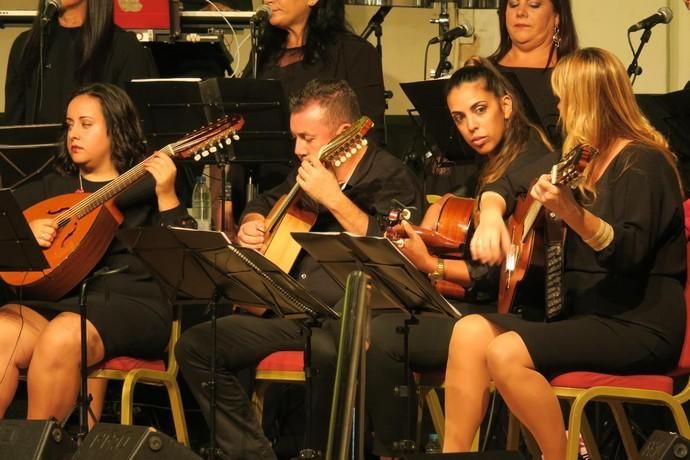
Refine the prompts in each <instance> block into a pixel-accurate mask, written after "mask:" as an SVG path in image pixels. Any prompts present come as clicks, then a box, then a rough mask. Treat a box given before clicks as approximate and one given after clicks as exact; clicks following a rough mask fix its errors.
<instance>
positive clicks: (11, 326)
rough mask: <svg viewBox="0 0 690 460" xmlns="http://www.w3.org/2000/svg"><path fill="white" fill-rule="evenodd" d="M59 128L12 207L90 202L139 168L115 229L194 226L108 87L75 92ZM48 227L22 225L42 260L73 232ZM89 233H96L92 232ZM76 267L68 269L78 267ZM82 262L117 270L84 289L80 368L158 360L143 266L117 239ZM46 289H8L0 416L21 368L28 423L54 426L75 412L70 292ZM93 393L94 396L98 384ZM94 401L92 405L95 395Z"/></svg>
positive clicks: (76, 352) (163, 325) (157, 311)
mask: <svg viewBox="0 0 690 460" xmlns="http://www.w3.org/2000/svg"><path fill="white" fill-rule="evenodd" d="M65 120H66V130H65V134H64V137H63V142H62V146H61V147H60V152H59V154H58V156H57V159H56V171H55V172H51V173H48V174H46V175H45V176H43V177H42V178H41V179H39V180H37V181H35V182H32V183H29V184H27V185H25V186H23V187H21V188H19V189H18V190H16V191H15V197H16V199H17V201H18V202H19V204H20V206H21V207H22V208H27V207H29V206H31V205H34V204H39V203H40V202H43V201H44V200H47V199H50V198H52V197H56V196H58V195H64V194H74V192H75V191H78V192H82V193H79V195H82V194H83V195H84V197H88V196H91V195H89V194H92V193H93V192H96V191H97V190H99V189H101V188H102V187H105V186H106V185H107V184H109V183H111V181H113V180H114V179H116V178H118V177H119V176H121V175H122V174H123V173H124V172H125V171H127V170H130V168H132V167H133V166H134V165H137V163H140V162H141V161H142V160H143V163H142V165H143V168H144V169H145V171H146V172H148V173H149V174H148V175H145V173H144V172H142V174H143V175H145V177H144V179H143V180H140V181H138V182H136V184H135V185H133V186H132V187H131V188H129V189H127V190H126V191H124V192H123V193H122V194H120V195H119V196H118V199H117V200H116V203H115V204H116V206H117V208H118V209H119V211H120V212H121V213H122V214H123V216H124V221H123V223H122V225H121V226H122V227H126V228H131V227H136V226H142V225H152V224H153V225H159V224H175V225H184V224H185V223H190V224H194V221H193V219H192V218H191V217H189V216H188V215H187V212H186V209H185V208H184V207H183V206H181V205H180V201H179V200H178V198H177V195H176V193H175V190H174V183H175V174H176V170H175V165H174V164H173V162H172V160H171V159H170V157H169V156H168V155H165V154H162V153H156V154H154V155H153V156H151V157H149V158H147V159H145V160H144V158H145V157H146V151H145V145H144V138H143V133H142V130H141V128H140V126H139V122H138V117H137V114H136V112H135V109H134V106H133V103H132V101H131V100H130V99H129V97H128V96H127V94H126V93H125V92H124V91H123V90H121V89H119V88H118V87H116V86H114V85H110V84H92V85H89V86H86V87H84V88H82V89H80V90H79V91H77V93H76V95H75V96H74V97H73V98H72V100H71V101H70V103H69V106H68V108H67V115H66V119H65ZM140 167H141V166H140ZM65 196H67V195H65ZM65 207H69V204H67V205H65ZM56 220H57V219H53V218H50V217H48V216H45V217H43V218H38V219H34V220H31V221H30V222H29V225H30V227H31V230H32V231H33V234H34V236H35V237H36V241H37V242H38V244H39V245H40V246H41V247H43V248H45V252H46V257H47V258H49V253H50V251H51V250H53V249H55V250H57V249H58V248H57V247H56V246H60V245H65V244H70V241H69V240H70V237H72V236H75V235H79V231H78V230H77V229H75V228H72V227H69V226H67V227H65V228H70V229H71V230H70V231H72V230H74V233H72V234H66V233H69V232H67V231H65V228H62V227H59V226H58V224H57V223H56ZM90 231H92V232H93V231H95V232H100V229H97V228H96V227H95V226H94V227H92V228H91V229H90ZM85 259H88V258H80V259H79V260H77V261H76V264H78V265H84V264H87V263H88V262H89V260H85ZM49 260H50V258H49ZM73 262H74V261H73ZM91 262H93V268H92V269H91V271H90V272H89V274H91V273H93V272H94V271H96V270H99V269H103V268H105V267H108V268H109V269H113V270H114V269H119V268H124V270H123V271H122V272H120V273H117V274H113V275H110V276H106V277H101V278H96V279H95V280H94V281H93V282H91V283H90V284H89V287H88V322H87V335H88V340H87V353H88V365H94V364H96V363H98V362H100V361H102V360H104V359H107V358H111V357H115V356H121V355H129V356H137V357H156V356H159V355H160V354H161V352H163V350H164V348H165V346H166V344H167V341H168V335H169V333H170V323H171V320H172V312H171V310H170V308H169V307H168V306H167V304H166V303H165V302H164V301H163V298H162V296H161V293H160V290H159V289H158V287H157V284H156V283H155V282H154V280H153V278H152V277H151V276H150V275H149V273H148V271H147V270H146V268H145V267H144V266H143V264H142V263H141V262H140V261H139V260H138V259H137V258H136V257H134V256H133V255H131V254H129V253H128V251H127V249H126V248H125V247H124V245H123V244H122V243H120V242H119V241H118V240H113V242H112V243H110V245H109V246H108V247H107V249H106V250H105V255H103V256H102V257H101V258H100V260H99V259H98V258H96V259H95V260H93V261H91ZM70 270H71V269H70ZM56 289H57V291H61V290H62V291H69V292H67V293H66V294H63V295H60V296H59V297H58V298H52V296H50V295H48V296H47V297H43V296H40V295H36V296H34V295H32V294H30V291H26V292H25V291H23V290H17V297H18V299H20V300H15V301H11V302H10V303H8V304H7V305H4V306H3V307H2V308H0V417H2V416H4V414H5V411H6V410H7V407H8V406H9V404H10V403H11V401H12V399H13V397H14V393H15V390H16V387H17V380H18V375H19V370H20V369H27V383H28V399H29V407H28V415H27V417H28V418H29V419H48V418H50V417H55V418H57V419H58V420H62V419H63V418H65V417H66V416H67V415H68V414H69V411H70V409H71V408H72V407H73V406H74V404H75V401H76V398H77V393H78V391H79V366H80V330H79V314H78V312H79V292H78V291H79V286H78V285H77V286H76V287H74V288H72V287H69V286H68V287H67V288H64V287H62V288H61V287H58V288H56ZM70 289H71V290H70ZM49 298H50V299H49ZM102 382H105V380H103V381H102ZM90 387H91V384H90ZM98 389H99V390H100V391H102V390H103V389H104V385H99V388H98ZM93 390H94V389H93V388H92V392H93ZM94 399H95V400H96V402H98V395H94Z"/></svg>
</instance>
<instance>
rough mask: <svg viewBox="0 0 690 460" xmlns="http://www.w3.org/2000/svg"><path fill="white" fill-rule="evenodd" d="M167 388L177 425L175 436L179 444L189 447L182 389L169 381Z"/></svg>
mask: <svg viewBox="0 0 690 460" xmlns="http://www.w3.org/2000/svg"><path fill="white" fill-rule="evenodd" d="M165 388H166V389H167V390H168V398H170V411H171V412H172V418H173V423H174V424H175V436H176V438H177V442H179V443H180V444H182V445H184V446H186V447H189V435H188V433H187V419H186V418H185V415H184V407H183V405H182V395H181V394H180V387H178V386H177V382H176V381H173V380H168V381H165Z"/></svg>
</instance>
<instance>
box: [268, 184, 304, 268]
mask: <svg viewBox="0 0 690 460" xmlns="http://www.w3.org/2000/svg"><path fill="white" fill-rule="evenodd" d="M286 199H287V195H283V196H282V197H281V198H280V199H279V200H278V202H277V203H276V204H275V205H274V206H273V209H271V212H270V213H269V214H268V216H267V217H266V220H268V221H271V220H273V219H274V218H275V216H276V214H277V213H280V212H281V211H282V210H283V208H284V205H285V200H286ZM300 202H301V200H294V201H293V202H292V203H291V204H290V205H289V206H287V208H285V210H284V211H283V213H282V217H281V218H280V220H279V222H278V223H277V224H276V225H275V227H274V230H273V231H272V232H271V233H270V234H269V235H268V238H267V239H266V242H265V243H264V246H263V248H262V249H261V253H262V254H263V255H264V256H266V258H267V259H268V260H270V261H271V262H273V263H274V264H276V265H277V266H278V267H280V269H281V270H283V271H284V272H285V273H289V272H290V270H291V269H292V266H293V265H294V263H295V261H296V260H297V256H298V255H299V252H300V250H301V249H302V247H301V246H300V245H299V244H298V243H297V241H295V239H294V238H293V237H292V235H291V233H292V232H308V231H309V230H311V228H312V227H313V226H314V223H315V222H316V213H314V212H311V211H307V210H305V209H304V208H302V207H301V205H300V204H301V203H300Z"/></svg>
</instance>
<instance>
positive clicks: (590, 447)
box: [578, 415, 632, 460]
mask: <svg viewBox="0 0 690 460" xmlns="http://www.w3.org/2000/svg"><path fill="white" fill-rule="evenodd" d="M581 423H582V425H581V429H580V433H581V434H582V439H583V440H584V442H585V447H586V448H587V452H589V458H591V459H592V460H601V453H600V452H599V446H598V445H597V440H596V438H595V437H594V432H593V431H592V426H591V425H590V424H589V420H587V416H586V415H583V417H582V422H581ZM579 444H580V442H579V439H578V450H579ZM628 459H629V460H632V459H631V458H630V457H628Z"/></svg>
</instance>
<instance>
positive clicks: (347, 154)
mask: <svg viewBox="0 0 690 460" xmlns="http://www.w3.org/2000/svg"><path fill="white" fill-rule="evenodd" d="M345 158H352V152H350V151H349V150H348V151H347V152H345Z"/></svg>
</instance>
